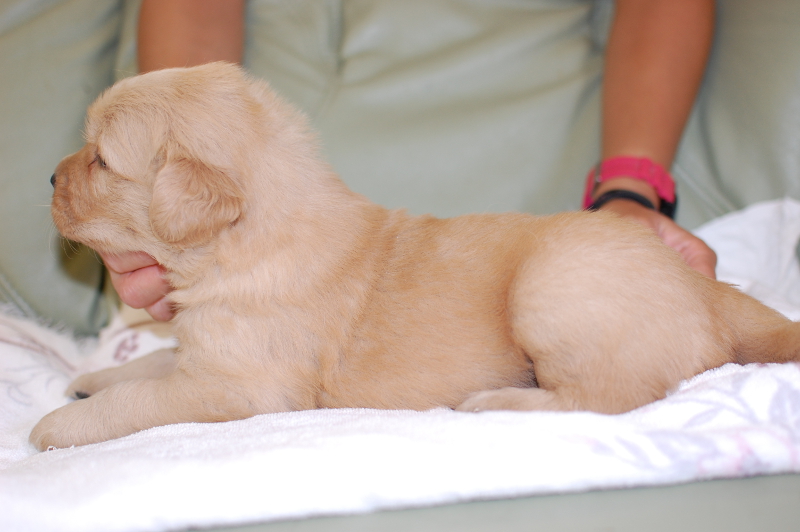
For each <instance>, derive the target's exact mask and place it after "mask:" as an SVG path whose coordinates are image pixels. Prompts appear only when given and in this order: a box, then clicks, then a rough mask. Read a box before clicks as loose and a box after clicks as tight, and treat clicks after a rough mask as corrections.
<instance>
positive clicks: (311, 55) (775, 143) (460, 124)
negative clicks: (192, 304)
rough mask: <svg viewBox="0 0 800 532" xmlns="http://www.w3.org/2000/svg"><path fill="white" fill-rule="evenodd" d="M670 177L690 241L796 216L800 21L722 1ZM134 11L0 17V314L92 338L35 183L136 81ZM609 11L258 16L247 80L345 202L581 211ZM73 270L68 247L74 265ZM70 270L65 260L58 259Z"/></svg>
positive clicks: (274, 12)
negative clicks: (785, 203) (123, 87)
mask: <svg viewBox="0 0 800 532" xmlns="http://www.w3.org/2000/svg"><path fill="white" fill-rule="evenodd" d="M718 5H719V24H718V31H717V35H716V40H715V45H714V51H713V54H712V58H711V63H710V66H709V70H708V73H707V76H706V80H705V82H704V85H703V88H702V91H701V95H700V97H699V99H698V104H697V106H696V109H695V112H694V114H693V116H692V118H691V121H690V125H689V127H688V129H687V134H686V135H685V138H684V141H683V144H682V147H681V151H680V153H679V156H678V159H677V163H676V165H675V167H674V168H673V172H674V174H675V176H676V178H677V180H678V191H679V195H680V204H679V211H678V219H679V221H680V222H681V223H683V224H684V225H686V226H687V227H690V228H692V227H696V226H697V225H699V224H700V223H702V222H704V221H707V220H709V219H711V218H713V217H715V216H718V215H720V214H724V213H725V212H729V211H731V210H734V209H736V208H740V207H743V206H745V205H747V204H749V203H753V202H755V201H758V200H763V199H769V198H776V197H780V196H783V195H786V194H788V195H792V196H794V197H798V198H800V150H798V149H797V146H798V143H800V37H798V35H800V33H798V31H797V28H799V27H800V2H797V1H795V0H761V1H760V2H751V1H748V0H720V1H719V3H718ZM138 6H139V2H138V0H124V1H121V2H120V1H118V2H108V1H102V0H50V1H46V0H38V1H36V0H27V1H24V0H16V1H6V2H4V3H1V4H0V68H2V70H0V71H2V72H3V73H4V76H3V82H2V83H0V120H2V122H1V123H2V127H1V128H0V129H2V132H1V133H0V135H2V136H1V137H0V157H2V161H3V164H2V170H0V172H2V174H0V193H1V194H0V228H2V234H1V235H0V246H2V250H3V253H1V254H0V298H3V299H4V300H14V301H17V302H18V306H20V307H23V308H27V309H28V310H29V311H30V312H37V313H41V314H43V315H45V316H48V317H54V318H57V319H59V320H61V321H64V322H66V323H68V324H70V325H72V326H74V327H77V328H78V329H79V330H84V331H91V330H95V329H96V328H97V326H98V325H99V324H101V323H102V321H103V318H104V316H105V313H104V311H103V309H102V305H101V304H100V302H101V301H102V299H100V297H99V296H98V295H97V286H98V284H99V282H100V279H101V272H100V268H99V265H98V264H97V263H96V261H95V259H94V258H92V257H91V255H89V254H86V253H85V252H84V251H79V252H78V253H77V254H75V256H73V257H72V258H70V259H65V258H64V257H63V255H64V254H63V253H62V247H61V245H60V244H59V242H58V240H57V239H56V238H55V234H54V232H53V230H52V229H51V223H50V221H49V213H48V211H47V208H46V207H36V205H46V204H47V203H48V202H49V197H50V189H49V184H48V183H47V178H48V177H49V176H50V174H51V173H52V169H53V167H54V166H55V164H56V163H57V162H58V160H59V159H60V158H61V157H63V156H64V155H66V154H68V153H69V152H71V151H73V150H74V149H76V148H77V147H78V146H79V145H80V142H81V141H80V134H79V131H80V126H81V123H82V120H83V118H82V117H83V113H84V111H85V107H86V105H87V104H88V103H89V102H90V101H91V100H92V99H93V98H94V97H95V96H96V94H97V93H98V92H99V91H100V90H101V89H102V88H103V87H104V86H105V85H107V84H108V83H110V82H111V81H112V80H113V79H115V78H120V77H124V76H127V75H132V74H133V73H134V72H135V70H136V69H135V52H134V50H135V25H136V18H137V13H138ZM612 8H613V3H612V2H611V1H610V0H597V1H591V0H402V1H400V0H250V2H249V3H248V9H247V42H246V56H245V66H246V67H247V68H248V69H249V70H250V71H251V72H252V73H253V74H255V75H257V76H261V77H263V78H265V79H267V80H268V81H270V82H271V83H272V85H273V86H274V87H275V88H276V89H277V90H278V92H280V93H281V94H283V95H284V96H285V97H286V98H288V99H289V100H291V101H293V102H294V103H296V104H297V105H298V106H300V107H301V108H302V109H304V110H305V111H306V113H307V114H308V115H309V116H310V118H311V120H312V123H313V125H314V126H315V127H316V128H317V129H318V130H319V131H320V139H321V142H322V145H323V148H324V151H325V154H326V156H327V157H328V159H329V160H330V161H331V163H332V164H333V166H334V168H335V169H336V170H337V171H338V172H339V173H340V174H341V175H342V177H343V178H344V180H345V181H346V182H347V183H348V184H349V185H350V186H351V187H352V188H354V189H355V190H357V191H360V192H362V193H365V194H366V195H368V196H369V197H371V198H372V199H374V200H375V201H377V202H379V203H382V204H384V205H387V206H389V207H407V208H409V209H410V210H411V211H412V212H415V213H425V212H430V213H434V214H437V215H439V216H451V215H455V214H461V213H465V212H477V211H508V210H521V211H528V212H534V213H548V212H554V211H559V210H564V209H576V208H578V207H579V203H580V199H581V193H582V188H583V180H584V176H585V174H586V171H587V170H588V168H589V167H590V166H591V165H592V164H593V163H594V162H595V161H596V159H597V156H598V153H599V123H600V116H599V103H600V84H601V81H602V80H601V76H602V52H603V45H604V38H605V35H606V33H607V25H608V21H609V19H610V15H611V10H612ZM67 251H69V248H67ZM71 253H72V252H71V251H70V254H71Z"/></svg>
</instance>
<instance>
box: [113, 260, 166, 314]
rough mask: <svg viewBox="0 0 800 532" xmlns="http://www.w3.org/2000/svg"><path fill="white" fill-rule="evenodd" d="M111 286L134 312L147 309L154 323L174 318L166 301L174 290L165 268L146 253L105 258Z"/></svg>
mask: <svg viewBox="0 0 800 532" xmlns="http://www.w3.org/2000/svg"><path fill="white" fill-rule="evenodd" d="M103 261H104V262H105V264H106V267H107V268H108V272H109V276H110V277H111V283H112V284H113V285H114V289H115V290H116V291H117V294H118V295H119V297H120V299H121V300H122V301H123V302H124V303H125V304H126V305H128V306H130V307H133V308H143V309H145V310H146V311H147V312H148V313H149V314H150V315H151V316H152V317H153V319H155V320H158V321H169V320H170V319H172V317H173V316H174V315H175V311H174V308H173V306H172V304H171V303H170V301H169V299H168V298H167V297H166V296H167V294H169V293H170V291H171V290H172V287H171V286H170V285H169V283H168V282H167V280H166V278H165V277H164V270H163V268H162V267H161V266H160V265H159V264H158V263H157V262H156V261H155V259H153V257H151V256H150V255H148V254H147V253H141V252H133V253H125V254H122V255H103Z"/></svg>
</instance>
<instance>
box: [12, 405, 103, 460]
mask: <svg viewBox="0 0 800 532" xmlns="http://www.w3.org/2000/svg"><path fill="white" fill-rule="evenodd" d="M87 401H88V400H87ZM87 401H76V402H74V403H70V404H68V405H66V406H62V407H61V408H58V409H56V410H53V411H52V412H50V413H49V414H47V415H46V416H44V417H43V418H42V419H41V420H40V421H39V423H37V424H36V426H35V427H33V430H32V431H31V434H30V436H29V437H28V441H30V442H31V443H32V444H33V446H34V447H36V448H37V449H38V450H40V451H46V450H47V449H48V448H50V447H55V448H57V449H64V448H66V447H72V446H75V445H86V444H88V443H95V442H97V441H102V438H98V437H97V436H98V435H97V434H94V432H96V431H93V430H92V429H91V425H92V424H91V423H90V421H91V420H88V419H87V411H88V409H87V408H86V407H85V403H86V402H87Z"/></svg>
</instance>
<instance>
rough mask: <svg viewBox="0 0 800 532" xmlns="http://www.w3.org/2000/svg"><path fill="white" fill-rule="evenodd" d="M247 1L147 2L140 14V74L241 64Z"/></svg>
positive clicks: (158, 0)
mask: <svg viewBox="0 0 800 532" xmlns="http://www.w3.org/2000/svg"><path fill="white" fill-rule="evenodd" d="M244 10H245V0H144V1H143V2H142V7H141V11H140V12H139V27H138V35H137V43H138V48H137V54H138V61H139V72H141V73H144V72H149V71H151V70H159V69H162V68H171V67H188V66H195V65H201V64H203V63H209V62H212V61H229V62H231V63H240V62H241V60H242V54H243V51H244Z"/></svg>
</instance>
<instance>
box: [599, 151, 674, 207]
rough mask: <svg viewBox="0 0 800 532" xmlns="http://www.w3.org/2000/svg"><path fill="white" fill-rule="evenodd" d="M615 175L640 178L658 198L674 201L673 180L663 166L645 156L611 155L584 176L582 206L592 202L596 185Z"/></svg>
mask: <svg viewBox="0 0 800 532" xmlns="http://www.w3.org/2000/svg"><path fill="white" fill-rule="evenodd" d="M616 177H630V178H633V179H641V180H642V181H645V182H647V183H649V184H650V185H652V186H653V188H655V190H656V194H657V195H658V197H659V198H661V199H662V200H664V201H667V202H669V203H675V181H673V180H672V176H670V175H669V172H667V171H666V170H665V169H664V167H663V166H661V165H660V164H658V163H656V162H653V161H652V160H650V159H648V158H646V157H612V158H610V159H606V160H605V161H603V162H602V163H600V164H598V165H597V166H596V167H594V168H592V170H591V171H590V172H589V175H587V176H586V193H585V195H584V198H583V208H584V209H585V208H587V207H588V206H589V205H591V204H592V192H593V191H594V188H595V187H596V186H597V185H599V184H600V183H602V182H604V181H608V180H609V179H614V178H616Z"/></svg>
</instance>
